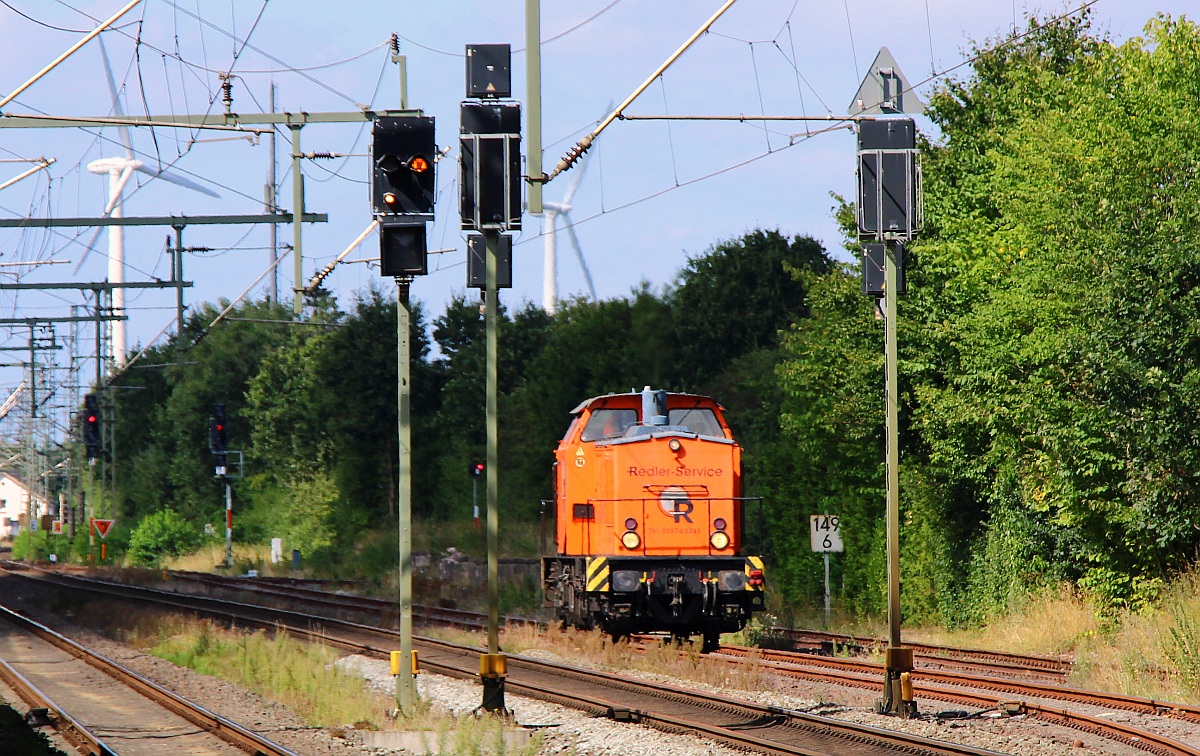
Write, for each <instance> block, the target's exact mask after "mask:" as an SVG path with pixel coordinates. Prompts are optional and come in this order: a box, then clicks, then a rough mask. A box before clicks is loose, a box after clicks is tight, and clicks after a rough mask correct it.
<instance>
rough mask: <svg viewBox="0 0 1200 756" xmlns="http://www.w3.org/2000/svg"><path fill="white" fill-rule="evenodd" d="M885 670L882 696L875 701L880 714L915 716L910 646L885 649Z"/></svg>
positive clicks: (901, 716) (915, 706)
mask: <svg viewBox="0 0 1200 756" xmlns="http://www.w3.org/2000/svg"><path fill="white" fill-rule="evenodd" d="M884 664H885V666H886V668H887V669H886V672H885V674H884V680H883V698H882V699H881V700H879V701H877V702H876V703H875V711H877V712H878V713H880V714H894V715H896V716H898V717H900V718H902V719H909V718H911V717H915V716H917V702H916V701H915V700H913V687H912V670H913V652H912V649H911V648H889V649H887V651H886V656H885V662H884Z"/></svg>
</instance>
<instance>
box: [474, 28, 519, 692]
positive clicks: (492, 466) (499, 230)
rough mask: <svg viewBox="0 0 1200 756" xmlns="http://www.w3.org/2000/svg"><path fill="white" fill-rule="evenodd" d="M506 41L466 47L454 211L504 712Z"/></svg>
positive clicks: (508, 215)
mask: <svg viewBox="0 0 1200 756" xmlns="http://www.w3.org/2000/svg"><path fill="white" fill-rule="evenodd" d="M510 60H511V51H510V49H509V46H508V45H467V100H466V101H464V102H463V103H462V105H461V107H460V119H461V122H460V129H461V138H460V142H459V147H460V154H461V156H462V160H461V161H460V166H461V167H460V175H459V179H460V180H459V187H460V191H461V195H460V207H459V210H460V214H461V216H462V228H463V230H465V231H479V232H481V233H478V234H471V235H470V236H469V237H468V239H467V285H468V286H472V287H475V288H482V289H483V290H484V308H485V309H484V327H485V333H486V352H487V387H486V401H485V407H486V415H487V417H486V420H487V457H486V461H485V471H486V473H487V480H486V484H487V485H486V488H487V560H488V562H487V563H488V568H487V574H488V600H487V604H488V647H487V653H485V654H483V655H482V656H481V657H480V659H479V678H480V681H481V682H482V683H483V703H482V704H481V705H480V709H482V710H483V711H486V712H489V713H495V714H501V715H507V714H508V709H507V708H506V707H505V705H504V680H505V678H506V677H507V676H508V659H507V657H506V656H505V655H504V654H502V653H500V630H499V626H500V587H499V558H498V550H499V522H500V519H499V490H500V488H499V477H498V473H497V464H498V461H499V432H498V425H497V406H498V399H497V397H498V394H499V381H498V372H497V364H496V363H497V356H496V355H497V326H498V323H499V316H500V301H499V296H498V294H497V290H498V289H501V288H509V287H511V286H512V237H511V236H507V235H506V234H505V233H504V232H506V231H517V230H520V228H521V185H522V181H521V106H520V105H519V104H518V103H515V102H511V101H505V98H508V97H510V96H511V94H512V82H511V76H510V71H509V65H510Z"/></svg>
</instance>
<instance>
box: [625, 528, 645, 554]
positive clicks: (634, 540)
mask: <svg viewBox="0 0 1200 756" xmlns="http://www.w3.org/2000/svg"><path fill="white" fill-rule="evenodd" d="M621 545H622V546H624V547H625V548H627V549H629V550H630V551H633V550H634V549H636V548H637V547H638V546H641V545H642V539H641V537H640V536H639V535H638V534H637V533H635V532H633V531H632V530H626V531H625V532H624V533H622V534H621Z"/></svg>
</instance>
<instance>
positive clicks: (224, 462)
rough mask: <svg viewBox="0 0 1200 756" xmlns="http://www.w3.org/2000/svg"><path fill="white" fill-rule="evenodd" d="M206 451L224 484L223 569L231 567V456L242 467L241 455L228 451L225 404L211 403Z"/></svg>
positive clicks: (238, 466)
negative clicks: (234, 456) (208, 452)
mask: <svg viewBox="0 0 1200 756" xmlns="http://www.w3.org/2000/svg"><path fill="white" fill-rule="evenodd" d="M208 450H209V451H210V452H212V456H213V467H214V468H215V471H216V477H217V478H218V479H220V480H221V482H222V483H224V484H225V562H224V566H225V567H232V566H233V478H234V477H236V476H235V475H233V474H232V473H231V472H230V468H231V467H233V465H230V464H229V458H230V456H231V455H236V459H237V465H236V466H237V468H238V470H239V471H240V470H241V467H242V453H241V452H240V451H230V450H229V424H228V422H227V421H226V418H225V403H224V402H213V405H212V416H211V417H209V418H208Z"/></svg>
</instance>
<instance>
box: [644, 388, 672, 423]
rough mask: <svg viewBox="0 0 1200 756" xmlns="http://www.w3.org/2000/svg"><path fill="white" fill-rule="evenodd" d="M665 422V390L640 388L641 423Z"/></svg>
mask: <svg viewBox="0 0 1200 756" xmlns="http://www.w3.org/2000/svg"><path fill="white" fill-rule="evenodd" d="M666 424H667V392H666V391H662V390H659V391H653V390H651V388H650V387H649V386H646V387H645V388H643V389H642V425H666Z"/></svg>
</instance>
